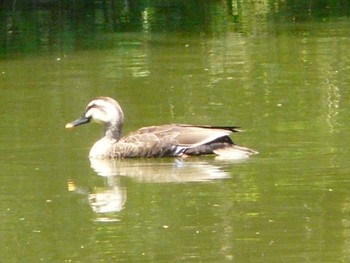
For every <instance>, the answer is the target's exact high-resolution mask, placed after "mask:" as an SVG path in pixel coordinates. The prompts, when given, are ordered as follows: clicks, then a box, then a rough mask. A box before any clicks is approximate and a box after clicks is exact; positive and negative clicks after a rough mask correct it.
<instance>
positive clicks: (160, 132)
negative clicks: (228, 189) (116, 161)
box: [66, 97, 257, 159]
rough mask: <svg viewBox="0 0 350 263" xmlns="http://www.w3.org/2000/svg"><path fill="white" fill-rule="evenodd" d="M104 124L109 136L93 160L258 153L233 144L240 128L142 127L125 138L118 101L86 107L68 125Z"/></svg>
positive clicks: (97, 145) (100, 143)
mask: <svg viewBox="0 0 350 263" xmlns="http://www.w3.org/2000/svg"><path fill="white" fill-rule="evenodd" d="M91 120H92V121H95V122H98V123H102V124H103V125H104V127H105V136H104V137H103V138H102V139H100V140H99V141H97V142H96V143H95V144H94V146H93V147H92V148H91V150H90V154H89V157H90V158H98V159H106V158H126V157H170V156H187V155H206V154H217V155H220V156H227V157H230V158H243V157H248V156H249V155H252V154H256V153H257V152H256V151H254V150H251V149H249V148H245V147H240V146H238V145H236V144H234V143H233V141H232V140H231V138H230V137H229V135H230V134H231V133H232V132H238V131H239V130H237V128H236V127H230V126H226V127H217V126H204V125H203V126H201V125H187V124H168V125H160V126H150V127H144V128H141V129H139V130H137V131H135V132H132V133H129V134H127V135H126V136H125V137H123V138H120V137H121V131H122V126H123V122H124V114H123V112H122V109H121V107H120V106H119V104H118V102H116V101H115V100H114V99H112V98H109V97H98V98H96V99H94V100H92V101H91V102H90V103H89V104H88V105H87V107H86V110H85V113H84V115H83V116H82V117H80V118H79V119H77V120H75V121H73V122H71V123H68V124H67V125H66V128H72V127H74V126H78V125H80V124H84V123H88V122H90V121H91Z"/></svg>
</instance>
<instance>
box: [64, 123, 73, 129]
mask: <svg viewBox="0 0 350 263" xmlns="http://www.w3.org/2000/svg"><path fill="white" fill-rule="evenodd" d="M65 127H66V129H70V128H73V127H74V125H72V124H71V123H67V124H66V126H65Z"/></svg>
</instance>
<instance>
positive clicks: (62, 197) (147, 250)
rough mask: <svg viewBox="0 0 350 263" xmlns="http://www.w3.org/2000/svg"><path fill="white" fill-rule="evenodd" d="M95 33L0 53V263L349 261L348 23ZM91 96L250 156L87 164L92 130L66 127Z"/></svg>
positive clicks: (140, 122) (135, 120) (133, 116)
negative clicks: (214, 134)
mask: <svg viewBox="0 0 350 263" xmlns="http://www.w3.org/2000/svg"><path fill="white" fill-rule="evenodd" d="M101 38H102V39H101V41H102V42H103V43H105V44H104V46H103V48H91V49H87V50H76V51H71V52H65V51H64V52H63V51H57V50H54V51H50V52H47V51H45V52H42V53H39V54H31V55H25V56H10V57H8V58H4V59H2V60H1V61H0V90H1V104H0V114H1V120H2V121H1V123H0V138H1V146H0V153H1V173H0V257H1V258H2V261H3V262H181V261H183V262H226V261H234V262H315V261H324V262H346V261H348V260H350V220H349V216H350V194H349V188H350V178H349V173H350V167H349V157H350V152H349V149H350V139H349V136H348V131H349V129H348V123H349V121H350V114H349V111H348V106H349V100H348V98H349V97H350V89H349V85H350V74H349V73H350V56H349V54H350V53H349V52H348V51H349V50H348V49H349V46H350V28H349V22H348V20H346V19H345V20H344V19H339V20H336V21H326V22H324V21H320V22H315V21H311V22H305V23H294V24H285V25H281V26H279V27H274V26H273V25H264V27H263V28H261V29H260V31H257V32H254V33H252V34H244V33H238V32H232V31H227V32H225V33H222V34H217V35H211V36H208V35H191V34H178V33H152V34H150V33H147V32H140V33H108V34H107V33H106V34H103V35H102V36H101ZM106 43H107V44H106ZM101 95H104V96H111V97H113V98H115V99H117V100H118V101H119V102H120V104H121V106H122V108H123V110H124V114H125V116H126V123H125V125H124V127H125V128H124V130H125V132H128V131H131V130H135V129H137V128H139V127H142V126H146V125H154V124H162V123H194V124H211V125H235V126H240V127H243V128H244V130H245V132H242V133H240V134H235V135H234V137H233V138H234V140H235V142H236V143H237V144H239V145H243V146H247V147H251V148H253V149H256V150H258V151H259V152H260V154H259V155H256V156H253V157H252V158H250V159H249V160H244V161H230V160H220V159H218V158H215V157H202V158H187V159H180V160H178V159H171V158H170V159H167V158H166V159H147V160H143V159H136V160H124V161H112V162H92V163H90V161H89V159H88V158H87V155H88V152H89V149H90V147H91V146H92V144H93V143H94V141H96V140H97V139H98V138H99V137H100V136H101V134H102V127H99V126H98V125H94V124H89V125H84V126H82V127H79V128H76V129H73V130H69V131H68V130H65V129H64V126H65V124H66V123H67V122H69V121H71V120H73V119H75V118H76V117H79V116H80V115H81V114H82V113H83V111H84V109H85V106H86V105H87V103H88V102H89V101H90V100H91V99H92V98H94V97H96V96H101Z"/></svg>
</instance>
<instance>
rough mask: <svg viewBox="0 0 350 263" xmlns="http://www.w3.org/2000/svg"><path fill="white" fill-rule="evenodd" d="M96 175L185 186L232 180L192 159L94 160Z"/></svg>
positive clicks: (217, 170) (213, 166)
mask: <svg viewBox="0 0 350 263" xmlns="http://www.w3.org/2000/svg"><path fill="white" fill-rule="evenodd" d="M90 163H91V167H92V169H94V170H95V172H96V173H97V174H98V175H100V176H104V177H107V178H110V177H119V176H126V177H129V178H135V179H136V180H138V181H142V182H153V183H184V182H203V181H211V180H217V179H225V178H229V177H230V175H229V173H228V172H226V171H223V170H222V169H220V167H219V166H216V165H215V164H214V163H213V164H210V163H208V162H204V161H199V160H193V161H192V158H191V159H186V160H182V159H180V160H179V159H175V160H174V159H169V158H168V159H162V161H157V162H156V161H154V160H153V159H103V160H102V159H94V158H91V159H90Z"/></svg>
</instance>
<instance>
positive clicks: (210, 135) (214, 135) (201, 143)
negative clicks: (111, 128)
mask: <svg viewBox="0 0 350 263" xmlns="http://www.w3.org/2000/svg"><path fill="white" fill-rule="evenodd" d="M238 131H239V130H238V128H237V127H227V126H225V127H218V126H193V125H187V124H169V125H161V126H150V127H144V128H141V129H139V130H137V131H135V132H132V133H129V134H128V135H126V136H125V137H123V138H122V139H121V140H120V141H119V142H118V143H117V144H116V145H115V151H114V152H115V155H116V156H117V157H151V156H154V157H161V156H180V155H182V154H184V153H185V154H189V155H201V154H211V153H213V152H214V150H216V149H219V148H224V146H228V145H234V143H233V142H232V140H231V139H230V138H229V137H228V135H229V134H231V133H232V132H238Z"/></svg>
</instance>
